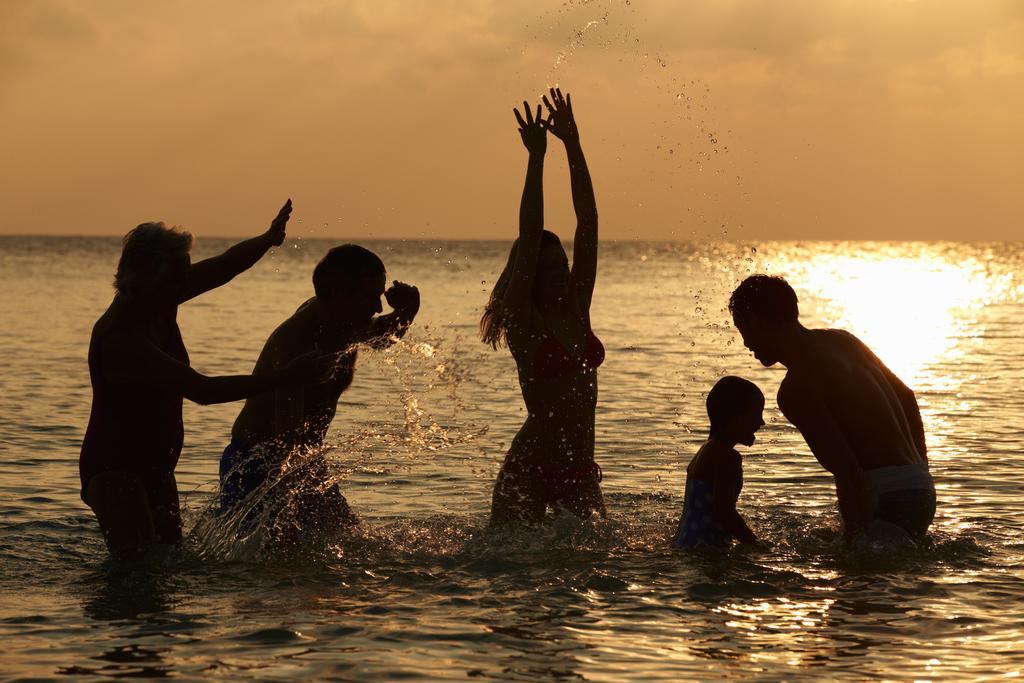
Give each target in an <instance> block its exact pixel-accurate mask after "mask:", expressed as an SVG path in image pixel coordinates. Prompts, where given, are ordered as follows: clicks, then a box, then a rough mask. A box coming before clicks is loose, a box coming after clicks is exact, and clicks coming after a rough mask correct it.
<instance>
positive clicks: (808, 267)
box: [773, 246, 1007, 389]
mask: <svg viewBox="0 0 1024 683" xmlns="http://www.w3.org/2000/svg"><path fill="white" fill-rule="evenodd" d="M901 252H902V253H901ZM954 259H955V252H954V253H949V252H944V251H941V250H939V249H935V250H933V251H928V250H924V251H921V252H919V253H907V252H906V250H899V251H897V250H895V249H892V248H886V247H884V246H883V247H881V248H879V247H877V246H876V247H874V248H871V249H870V250H869V249H856V250H853V249H851V250H849V251H847V252H842V251H837V252H830V253H815V254H814V255H813V256H811V257H810V258H808V255H807V254H804V253H801V254H794V255H793V257H792V258H786V259H785V260H786V263H785V265H782V264H774V265H776V266H781V267H776V268H773V270H775V272H780V273H782V274H784V275H785V276H786V277H787V279H789V280H790V282H791V283H792V284H793V286H794V287H795V288H796V290H797V292H798V293H799V294H800V295H801V305H802V312H804V313H810V314H811V315H812V316H813V317H812V318H811V320H808V322H811V323H812V324H813V318H818V320H819V321H820V323H822V324H824V325H827V326H831V327H838V328H842V329H846V330H849V331H850V332H852V333H854V334H855V335H857V336H858V337H860V338H861V339H862V340H863V341H864V342H865V343H866V344H867V345H868V346H869V347H871V349H872V350H874V351H875V353H876V354H877V355H878V356H879V357H880V358H881V359H882V360H883V362H885V363H886V365H888V366H889V367H890V368H891V369H892V370H893V371H894V372H895V373H896V374H897V375H899V376H900V377H901V378H903V379H904V381H906V382H907V383H908V384H911V385H913V384H915V383H916V382H919V381H921V380H923V379H925V377H924V375H926V374H928V373H927V369H928V367H929V366H935V365H939V364H941V365H947V364H950V363H956V362H957V361H958V360H959V359H960V358H961V357H962V356H963V354H964V352H965V349H964V344H962V343H961V342H962V341H963V340H964V339H967V338H969V337H970V336H975V335H977V334H980V332H981V330H980V329H979V328H977V327H974V326H972V325H971V323H972V321H973V318H974V309H975V308H976V307H977V306H979V305H981V304H984V303H986V302H988V301H990V300H992V299H993V298H995V297H998V296H1000V295H1002V294H1003V293H1004V291H1003V290H1004V289H1005V287H1006V286H1007V283H1006V282H1005V281H1004V278H1000V277H994V276H992V275H991V274H990V273H987V272H985V270H984V268H983V265H982V264H981V263H979V262H978V261H976V260H974V259H967V260H963V261H957V260H954ZM808 295H810V296H808ZM933 381H934V382H935V383H936V384H938V385H939V386H936V384H933ZM927 382H928V384H929V385H931V386H935V387H936V388H946V389H953V388H954V387H942V386H941V384H942V383H943V378H942V377H941V376H934V377H931V376H929V377H927Z"/></svg>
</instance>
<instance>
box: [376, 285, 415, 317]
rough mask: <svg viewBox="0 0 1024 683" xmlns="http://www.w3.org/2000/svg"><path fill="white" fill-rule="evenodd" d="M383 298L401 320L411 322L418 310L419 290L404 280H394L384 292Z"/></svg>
mask: <svg viewBox="0 0 1024 683" xmlns="http://www.w3.org/2000/svg"><path fill="white" fill-rule="evenodd" d="M384 298H385V299H386V300H387V302H388V305H389V306H391V308H393V309H395V313H397V314H398V315H399V316H400V317H401V318H402V319H403V320H407V321H410V322H411V321H412V319H413V318H415V317H416V314H417V313H418V312H419V310H420V290H418V289H417V288H416V287H414V286H412V285H407V284H405V283H404V282H399V281H398V280H395V281H394V283H393V284H392V285H391V286H390V287H388V289H387V291H386V292H384Z"/></svg>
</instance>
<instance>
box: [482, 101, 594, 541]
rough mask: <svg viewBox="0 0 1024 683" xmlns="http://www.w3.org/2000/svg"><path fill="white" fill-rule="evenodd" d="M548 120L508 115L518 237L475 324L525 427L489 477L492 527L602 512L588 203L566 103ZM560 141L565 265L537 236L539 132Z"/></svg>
mask: <svg viewBox="0 0 1024 683" xmlns="http://www.w3.org/2000/svg"><path fill="white" fill-rule="evenodd" d="M544 104H545V106H547V108H548V112H549V115H550V116H549V119H548V120H547V121H546V122H545V121H544V120H543V119H542V118H541V110H540V105H537V113H536V116H533V115H532V114H531V111H530V107H529V105H527V104H526V102H524V103H523V108H524V110H523V114H522V115H520V113H519V112H518V111H515V115H516V120H517V121H518V122H519V134H520V135H521V136H522V139H523V144H524V145H525V146H526V149H527V150H528V152H529V161H528V163H527V167H526V184H525V187H524V188H523V198H522V203H521V204H520V207H519V238H518V239H517V240H516V241H515V243H514V244H513V245H512V250H511V251H510V252H509V256H508V262H507V263H506V264H505V269H504V270H503V271H502V273H501V276H500V277H499V278H498V281H497V282H496V283H495V285H494V290H493V291H492V292H491V297H490V301H488V303H487V308H486V310H485V311H484V314H483V317H482V319H481V320H480V334H481V337H482V338H483V341H484V342H486V343H488V344H491V346H493V347H494V348H497V347H498V346H499V345H500V344H502V343H505V344H507V345H508V347H509V349H510V350H511V352H512V357H513V358H514V359H515V361H516V367H517V368H518V371H519V386H520V387H521V389H522V392H523V400H524V401H525V402H526V408H527V411H528V413H527V418H526V422H524V423H523V426H522V427H521V428H520V430H519V433H518V434H516V436H515V438H514V439H513V441H512V445H511V447H510V448H509V452H508V455H507V456H506V457H505V462H504V464H502V466H501V471H500V472H499V473H498V479H497V481H496V482H495V485H494V495H493V499H492V503H491V523H492V524H506V523H510V522H517V521H522V522H536V521H539V520H541V519H542V518H543V517H544V515H545V512H546V510H547V508H548V507H552V508H555V509H565V510H569V511H570V512H572V513H574V514H576V515H578V516H580V517H584V518H585V517H588V516H589V515H590V514H591V513H593V512H595V511H596V512H598V513H600V514H601V515H602V516H604V515H605V506H604V499H603V497H602V495H601V486H600V482H601V468H600V467H598V465H597V463H596V462H595V461H594V410H595V407H596V405H597V368H598V366H600V365H601V363H602V362H603V361H604V346H602V345H601V342H600V340H598V338H597V337H596V336H595V335H594V332H593V331H592V330H591V327H590V301H591V298H592V296H593V292H594V281H595V278H596V276H597V206H596V203H595V201H594V188H593V185H592V184H591V181H590V172H589V171H588V170H587V162H586V160H585V159H584V157H583V149H582V147H581V146H580V138H579V131H578V130H577V128H576V121H575V119H574V117H573V111H572V101H571V99H569V98H563V97H562V93H561V91H560V90H555V89H552V90H551V100H548V98H547V96H545V97H544ZM549 130H550V131H551V133H552V134H554V135H555V136H556V137H558V138H559V139H560V140H562V142H564V143H565V150H566V154H567V156H568V160H569V178H570V182H571V186H572V198H573V206H574V207H575V209H576V219H577V224H576V236H575V239H574V242H573V265H572V269H571V270H570V269H569V262H568V259H567V258H566V255H565V250H564V249H563V248H562V245H561V243H560V242H559V240H558V237H557V236H556V235H555V234H554V233H552V232H549V231H547V230H544V199H543V171H544V153H545V150H546V147H547V132H548V131H549Z"/></svg>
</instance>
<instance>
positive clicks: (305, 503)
mask: <svg viewBox="0 0 1024 683" xmlns="http://www.w3.org/2000/svg"><path fill="white" fill-rule="evenodd" d="M268 481H269V482H271V483H272V484H273V486H272V488H270V489H268V490H267V491H264V492H263V493H262V495H260V494H257V491H258V489H260V487H262V486H265V485H266V483H267V482H268ZM254 494H257V495H260V498H259V500H251V498H252V496H253V495H254ZM246 502H248V503H249V504H251V506H252V507H251V509H250V510H248V511H247V512H246V513H245V518H244V519H243V520H242V528H243V529H244V530H251V529H252V528H254V526H255V525H256V522H257V520H258V519H259V517H260V516H266V517H267V520H265V521H266V522H269V523H271V524H276V523H277V522H278V521H281V519H282V514H283V513H284V514H287V518H286V519H285V520H284V521H287V522H288V523H290V524H291V525H297V526H299V527H301V528H310V527H311V526H315V527H326V526H334V525H350V524H355V523H357V522H358V517H356V515H355V513H354V512H352V509H351V508H350V507H349V505H348V501H346V500H345V496H343V495H342V494H341V489H339V488H338V485H337V484H336V483H330V476H329V473H328V468H327V466H326V462H325V460H324V458H323V457H320V456H312V457H311V459H310V460H308V461H304V462H303V465H302V466H301V467H297V468H295V469H294V470H293V471H291V472H289V473H287V474H284V475H282V474H281V454H280V449H279V447H275V444H258V445H256V446H250V445H248V444H243V443H239V442H237V441H232V442H231V443H229V444H228V446H227V448H225V449H224V453H223V455H221V458H220V510H221V513H222V514H224V513H230V512H231V511H232V510H235V509H236V508H237V507H238V506H239V505H241V504H242V503H246ZM267 512H269V514H265V513H267Z"/></svg>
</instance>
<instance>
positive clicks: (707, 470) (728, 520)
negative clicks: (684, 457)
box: [672, 376, 764, 548]
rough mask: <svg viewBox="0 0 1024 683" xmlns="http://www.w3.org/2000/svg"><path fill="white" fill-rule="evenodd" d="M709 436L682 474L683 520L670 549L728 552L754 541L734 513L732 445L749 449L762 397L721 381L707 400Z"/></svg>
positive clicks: (736, 481)
mask: <svg viewBox="0 0 1024 683" xmlns="http://www.w3.org/2000/svg"><path fill="white" fill-rule="evenodd" d="M707 410H708V419H709V420H710V421H711V430H710V434H709V435H708V440H707V441H706V442H704V445H703V446H701V447H700V450H699V451H697V454H696V455H695V456H693V460H691V461H690V464H689V465H688V466H687V468H686V494H685V497H684V499H683V515H682V517H681V518H680V520H679V528H678V529H677V530H676V535H675V538H674V539H672V547H673V548H697V547H699V546H705V545H711V546H727V545H729V543H731V542H732V541H733V539H735V540H738V541H740V542H742V543H756V542H757V537H756V536H755V535H754V532H753V531H751V530H750V527H749V526H747V523H746V522H745V521H744V520H743V518H742V517H741V516H740V513H739V512H738V511H737V510H736V501H737V500H739V497H740V491H742V490H743V459H742V458H741V457H740V454H739V453H737V452H736V444H743V445H744V446H753V445H754V438H755V437H754V432H756V431H757V430H758V429H760V428H761V427H763V426H764V418H763V416H762V414H763V411H764V394H762V393H761V390H760V389H758V388H757V385H756V384H754V383H753V382H749V381H747V380H745V379H742V378H740V377H731V376H730V377H723V378H722V379H720V380H718V382H716V383H715V386H714V387H712V389H711V391H710V392H708V398H707Z"/></svg>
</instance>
